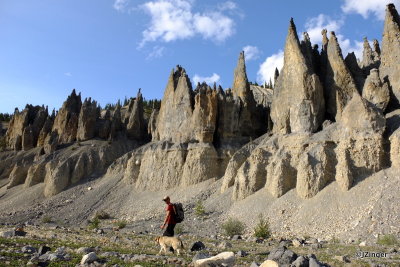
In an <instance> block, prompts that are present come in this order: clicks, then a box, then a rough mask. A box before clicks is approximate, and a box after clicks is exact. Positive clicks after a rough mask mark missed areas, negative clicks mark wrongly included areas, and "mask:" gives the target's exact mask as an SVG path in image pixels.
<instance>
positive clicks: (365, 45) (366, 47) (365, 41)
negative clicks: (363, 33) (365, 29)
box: [363, 37, 371, 49]
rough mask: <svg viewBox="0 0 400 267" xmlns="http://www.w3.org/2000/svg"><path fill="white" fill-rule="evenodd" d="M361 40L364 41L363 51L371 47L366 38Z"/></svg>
mask: <svg viewBox="0 0 400 267" xmlns="http://www.w3.org/2000/svg"><path fill="white" fill-rule="evenodd" d="M363 40H364V44H363V45H364V49H371V46H370V45H369V42H368V38H367V37H364V38H363Z"/></svg>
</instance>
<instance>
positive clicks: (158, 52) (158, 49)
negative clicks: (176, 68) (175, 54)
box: [146, 45, 165, 60]
mask: <svg viewBox="0 0 400 267" xmlns="http://www.w3.org/2000/svg"><path fill="white" fill-rule="evenodd" d="M164 49H165V47H163V46H158V45H156V46H154V47H153V50H152V51H151V52H150V54H149V55H148V56H147V58H146V59H148V60H150V59H155V58H160V57H162V56H163V54H164Z"/></svg>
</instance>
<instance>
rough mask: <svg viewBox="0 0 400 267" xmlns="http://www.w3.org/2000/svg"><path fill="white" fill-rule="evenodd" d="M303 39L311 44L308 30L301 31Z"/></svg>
mask: <svg viewBox="0 0 400 267" xmlns="http://www.w3.org/2000/svg"><path fill="white" fill-rule="evenodd" d="M303 40H304V42H306V43H309V44H310V45H311V40H310V35H308V32H303Z"/></svg>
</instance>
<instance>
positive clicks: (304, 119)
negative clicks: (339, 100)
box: [271, 20, 325, 134]
mask: <svg viewBox="0 0 400 267" xmlns="http://www.w3.org/2000/svg"><path fill="white" fill-rule="evenodd" d="M308 42H309V40H308ZM310 49H311V46H310ZM304 50H305V51H306V53H307V52H309V53H311V52H312V51H311V50H308V49H307V47H306V48H305V49H303V51H304ZM303 51H302V48H301V46H300V42H299V39H298V37H297V32H296V26H295V25H294V23H293V20H291V21H290V25H289V30H288V35H287V37H286V46H285V54H284V67H283V69H282V71H281V73H280V75H279V78H278V79H277V81H276V84H275V88H274V95H273V100H272V107H271V119H272V121H273V123H274V132H275V133H281V134H288V133H298V132H315V131H317V129H318V128H319V127H320V126H321V124H322V122H323V120H324V116H325V102H324V95H323V88H322V84H321V82H320V80H319V78H318V76H317V75H316V74H315V73H314V70H313V61H312V56H311V54H304V53H303Z"/></svg>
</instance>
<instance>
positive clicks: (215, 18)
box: [139, 0, 235, 48]
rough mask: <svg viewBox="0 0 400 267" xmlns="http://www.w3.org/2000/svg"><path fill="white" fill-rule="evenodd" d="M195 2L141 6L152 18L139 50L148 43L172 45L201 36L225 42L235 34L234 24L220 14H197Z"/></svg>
mask: <svg viewBox="0 0 400 267" xmlns="http://www.w3.org/2000/svg"><path fill="white" fill-rule="evenodd" d="M192 2H193V1H191V0H156V1H150V2H146V3H145V4H143V5H142V6H141V8H142V10H144V11H145V12H146V13H147V14H148V15H150V17H151V22H150V25H149V27H148V28H147V29H146V30H144V31H143V39H142V41H141V43H140V44H139V48H141V47H143V46H144V45H145V44H146V43H147V42H154V41H157V40H161V41H164V42H171V41H174V40H179V39H189V38H191V37H193V36H195V35H200V36H202V37H203V38H204V39H211V40H214V41H217V42H222V41H224V40H226V38H228V37H230V36H232V35H233V34H234V33H235V29H234V27H235V23H234V21H233V20H232V19H231V18H230V17H228V16H226V15H224V14H223V13H221V12H219V11H215V12H209V13H193V12H192Z"/></svg>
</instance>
